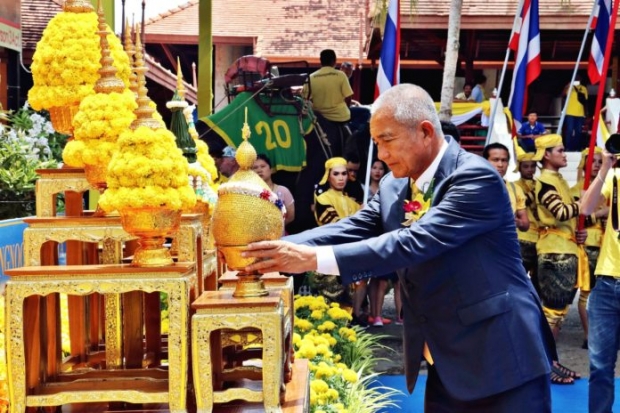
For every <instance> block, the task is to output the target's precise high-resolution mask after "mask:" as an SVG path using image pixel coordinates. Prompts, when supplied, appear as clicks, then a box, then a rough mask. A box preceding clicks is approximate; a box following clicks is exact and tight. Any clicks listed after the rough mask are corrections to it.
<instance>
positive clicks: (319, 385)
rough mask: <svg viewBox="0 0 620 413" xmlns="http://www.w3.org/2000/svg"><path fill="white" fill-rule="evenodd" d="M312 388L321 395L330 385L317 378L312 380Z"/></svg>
mask: <svg viewBox="0 0 620 413" xmlns="http://www.w3.org/2000/svg"><path fill="white" fill-rule="evenodd" d="M310 389H311V390H314V391H315V392H316V393H317V394H318V395H320V394H321V393H326V392H327V391H328V390H329V385H328V384H327V383H326V382H324V381H323V380H320V379H315V380H312V381H311V382H310Z"/></svg>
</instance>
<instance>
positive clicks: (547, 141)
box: [532, 134, 562, 161]
mask: <svg viewBox="0 0 620 413" xmlns="http://www.w3.org/2000/svg"><path fill="white" fill-rule="evenodd" d="M534 144H535V145H536V154H535V155H534V158H533V159H532V160H534V161H542V159H543V157H544V156H545V149H547V148H555V147H556V146H559V145H562V137H561V136H560V135H556V134H549V135H542V136H539V137H538V138H536V139H535V140H534Z"/></svg>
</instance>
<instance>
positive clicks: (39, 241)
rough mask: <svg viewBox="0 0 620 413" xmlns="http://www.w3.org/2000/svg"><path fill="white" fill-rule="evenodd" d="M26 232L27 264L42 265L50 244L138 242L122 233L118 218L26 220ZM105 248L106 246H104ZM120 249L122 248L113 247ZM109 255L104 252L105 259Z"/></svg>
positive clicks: (25, 261) (25, 258)
mask: <svg viewBox="0 0 620 413" xmlns="http://www.w3.org/2000/svg"><path fill="white" fill-rule="evenodd" d="M24 221H25V222H26V223H28V228H26V229H25V230H24V264H25V265H30V266H36V265H41V247H42V246H43V244H44V243H45V242H47V241H56V242H65V241H83V242H101V241H103V240H106V239H107V240H108V242H107V243H106V244H105V245H108V246H109V245H110V242H112V241H113V242H115V243H117V244H118V243H122V242H125V241H129V240H132V239H135V237H134V236H133V235H130V234H128V233H127V232H125V230H123V227H122V226H121V224H120V218H119V217H57V218H26V219H25V220H24ZM105 245H104V246H105ZM114 248H115V250H116V249H120V247H119V246H115V247H114ZM107 253H109V252H106V251H105V250H104V255H105V254H107Z"/></svg>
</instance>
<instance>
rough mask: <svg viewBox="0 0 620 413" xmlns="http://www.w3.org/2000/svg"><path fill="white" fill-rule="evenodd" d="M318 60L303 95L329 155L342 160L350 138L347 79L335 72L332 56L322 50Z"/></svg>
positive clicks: (334, 57)
mask: <svg viewBox="0 0 620 413" xmlns="http://www.w3.org/2000/svg"><path fill="white" fill-rule="evenodd" d="M320 59H321V68H320V69H319V70H317V71H316V72H314V73H312V74H311V75H310V80H309V83H310V87H304V90H303V94H304V96H305V97H306V98H307V99H310V100H311V101H312V109H313V110H314V113H315V114H316V115H318V120H319V124H320V125H321V128H323V131H324V132H325V134H326V135H327V138H328V139H329V142H330V145H331V151H332V153H331V155H332V156H342V155H343V150H344V147H345V143H346V142H345V141H346V139H347V138H348V137H349V136H350V132H349V129H348V128H347V123H348V122H349V120H350V119H351V111H350V110H349V106H350V104H351V98H352V96H353V90H352V89H351V85H350V84H349V78H348V77H347V75H346V74H345V73H344V72H343V71H341V70H338V69H336V52H334V51H333V50H331V49H325V50H322V51H321V55H320Z"/></svg>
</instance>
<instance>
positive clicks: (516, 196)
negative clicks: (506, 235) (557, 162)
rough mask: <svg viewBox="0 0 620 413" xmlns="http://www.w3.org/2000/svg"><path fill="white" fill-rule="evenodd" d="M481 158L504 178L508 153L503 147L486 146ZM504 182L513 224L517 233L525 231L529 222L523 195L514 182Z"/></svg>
mask: <svg viewBox="0 0 620 413" xmlns="http://www.w3.org/2000/svg"><path fill="white" fill-rule="evenodd" d="M482 157H483V158H484V159H486V160H487V161H489V163H490V164H491V165H493V167H494V168H495V170H496V171H497V173H499V175H500V176H501V177H502V178H504V177H505V176H506V171H507V170H508V158H509V157H510V153H509V152H508V148H507V147H506V146H505V145H502V144H501V143H498V142H495V143H490V144H488V145H487V146H485V147H484V149H483V151H482ZM504 182H505V183H506V190H507V191H508V198H510V206H511V207H512V213H513V214H514V215H515V224H516V226H517V228H518V229H519V231H527V230H528V228H529V227H530V221H529V219H528V217H527V211H526V210H525V194H524V193H523V191H522V190H521V188H520V187H518V186H517V185H515V183H514V182H506V180H504Z"/></svg>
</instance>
